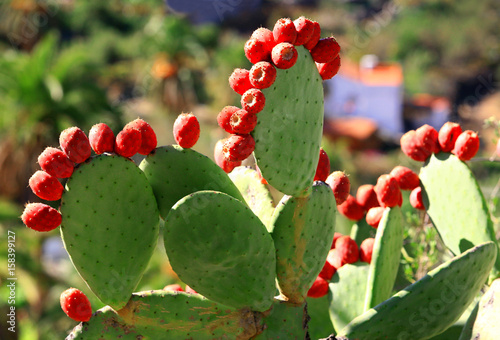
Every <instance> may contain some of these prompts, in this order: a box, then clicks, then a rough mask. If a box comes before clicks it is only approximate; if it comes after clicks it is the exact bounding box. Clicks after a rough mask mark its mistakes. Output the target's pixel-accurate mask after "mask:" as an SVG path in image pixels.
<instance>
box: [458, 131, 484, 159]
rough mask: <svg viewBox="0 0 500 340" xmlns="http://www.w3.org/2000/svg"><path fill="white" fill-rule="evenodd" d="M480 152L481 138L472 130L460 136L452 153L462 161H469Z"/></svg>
mask: <svg viewBox="0 0 500 340" xmlns="http://www.w3.org/2000/svg"><path fill="white" fill-rule="evenodd" d="M478 150H479V137H478V135H477V133H475V132H474V131H471V130H465V131H464V132H462V133H461V134H460V136H458V138H457V140H456V142H455V147H454V148H453V151H452V153H453V154H454V155H456V156H457V157H458V159H460V160H462V161H468V160H470V159H471V158H472V157H474V156H475V155H476V153H477V152H478Z"/></svg>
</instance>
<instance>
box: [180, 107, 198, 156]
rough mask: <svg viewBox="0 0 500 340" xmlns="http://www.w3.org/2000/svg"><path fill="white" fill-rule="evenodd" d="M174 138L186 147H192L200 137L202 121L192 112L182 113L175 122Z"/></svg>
mask: <svg viewBox="0 0 500 340" xmlns="http://www.w3.org/2000/svg"><path fill="white" fill-rule="evenodd" d="M174 138H175V141H176V142H177V144H179V145H180V146H181V147H182V148H184V149H189V148H192V147H193V146H194V145H195V144H196V142H197V141H198V138H200V123H199V122H198V119H197V118H196V116H195V115H194V114H192V113H181V114H180V115H179V116H178V117H177V119H176V120H175V122H174Z"/></svg>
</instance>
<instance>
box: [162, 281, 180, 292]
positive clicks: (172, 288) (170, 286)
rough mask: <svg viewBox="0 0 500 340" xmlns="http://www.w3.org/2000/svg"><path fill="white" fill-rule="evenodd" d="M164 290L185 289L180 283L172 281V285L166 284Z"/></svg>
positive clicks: (175, 290) (176, 290)
mask: <svg viewBox="0 0 500 340" xmlns="http://www.w3.org/2000/svg"><path fill="white" fill-rule="evenodd" d="M163 290H166V291H168V292H183V291H184V289H182V287H181V285H180V284H177V283H172V284H170V285H166V286H165V287H163Z"/></svg>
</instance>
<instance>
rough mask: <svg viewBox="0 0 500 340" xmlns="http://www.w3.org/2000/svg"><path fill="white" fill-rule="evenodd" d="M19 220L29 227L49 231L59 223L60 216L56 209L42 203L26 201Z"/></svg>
mask: <svg viewBox="0 0 500 340" xmlns="http://www.w3.org/2000/svg"><path fill="white" fill-rule="evenodd" d="M21 220H22V221H23V223H24V224H25V225H26V226H27V227H28V228H30V229H33V230H36V231H42V232H45V231H51V230H53V229H55V228H57V227H58V226H60V225H61V222H62V216H61V214H60V213H59V211H57V210H56V209H54V208H52V207H51V206H48V205H47V204H43V203H28V204H27V205H26V207H25V208H24V211H23V214H22V215H21Z"/></svg>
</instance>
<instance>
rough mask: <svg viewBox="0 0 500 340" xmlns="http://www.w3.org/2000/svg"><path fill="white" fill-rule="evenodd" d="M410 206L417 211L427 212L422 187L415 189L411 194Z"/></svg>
mask: <svg viewBox="0 0 500 340" xmlns="http://www.w3.org/2000/svg"><path fill="white" fill-rule="evenodd" d="M410 204H411V206H412V207H414V208H415V209H418V210H425V206H424V200H423V198H422V188H421V187H417V188H415V189H413V190H412V192H411V193H410Z"/></svg>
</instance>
